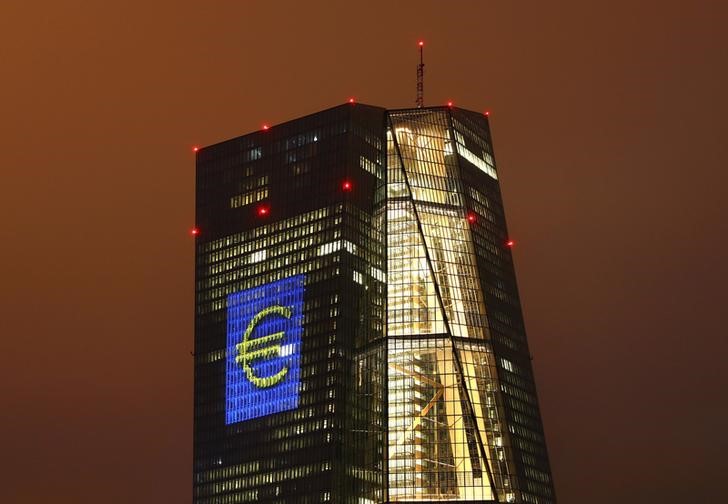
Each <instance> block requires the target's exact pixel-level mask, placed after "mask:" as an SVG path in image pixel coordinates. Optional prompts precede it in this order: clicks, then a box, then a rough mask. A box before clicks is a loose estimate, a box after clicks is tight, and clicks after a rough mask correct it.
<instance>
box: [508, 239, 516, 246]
mask: <svg viewBox="0 0 728 504" xmlns="http://www.w3.org/2000/svg"><path fill="white" fill-rule="evenodd" d="M515 244H516V242H514V241H513V240H508V241H507V242H506V246H507V247H513V245H515Z"/></svg>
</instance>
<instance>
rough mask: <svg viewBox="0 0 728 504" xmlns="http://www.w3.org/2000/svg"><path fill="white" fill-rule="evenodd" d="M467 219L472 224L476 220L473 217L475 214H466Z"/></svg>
mask: <svg viewBox="0 0 728 504" xmlns="http://www.w3.org/2000/svg"><path fill="white" fill-rule="evenodd" d="M467 219H468V222H469V223H471V224H473V223H474V222H475V221H476V220H478V216H477V215H475V212H468V216H467Z"/></svg>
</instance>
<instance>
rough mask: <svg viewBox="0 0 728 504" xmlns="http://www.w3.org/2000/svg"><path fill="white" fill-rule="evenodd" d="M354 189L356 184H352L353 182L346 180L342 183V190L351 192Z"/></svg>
mask: <svg viewBox="0 0 728 504" xmlns="http://www.w3.org/2000/svg"><path fill="white" fill-rule="evenodd" d="M353 189H354V184H352V183H351V180H344V181H343V182H342V183H341V190H342V191H344V192H351V191H352V190H353Z"/></svg>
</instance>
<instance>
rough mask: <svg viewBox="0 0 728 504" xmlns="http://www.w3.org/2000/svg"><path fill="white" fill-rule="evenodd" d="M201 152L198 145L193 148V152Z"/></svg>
mask: <svg viewBox="0 0 728 504" xmlns="http://www.w3.org/2000/svg"><path fill="white" fill-rule="evenodd" d="M199 150H200V148H199V147H198V146H196V145H195V146H194V147H192V152H197V151H199Z"/></svg>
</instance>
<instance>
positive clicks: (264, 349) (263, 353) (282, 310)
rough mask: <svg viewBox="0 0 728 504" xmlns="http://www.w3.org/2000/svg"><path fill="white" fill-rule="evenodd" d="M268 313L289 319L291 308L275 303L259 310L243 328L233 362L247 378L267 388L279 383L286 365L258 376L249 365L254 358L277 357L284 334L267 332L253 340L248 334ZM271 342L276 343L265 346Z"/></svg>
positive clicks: (285, 372) (286, 370) (284, 373)
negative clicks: (272, 373)
mask: <svg viewBox="0 0 728 504" xmlns="http://www.w3.org/2000/svg"><path fill="white" fill-rule="evenodd" d="M270 315H280V316H282V317H285V318H287V319H289V318H291V309H290V308H286V307H285V306H279V305H275V306H269V307H268V308H264V309H263V310H261V311H259V312H258V313H257V314H256V315H255V317H253V320H251V321H250V324H248V328H247V329H246V330H245V334H244V335H243V342H242V343H238V344H237V345H235V349H236V350H237V351H238V355H237V356H236V357H235V362H237V363H238V364H240V365H241V366H242V367H243V370H244V371H245V376H247V378H248V380H250V382H251V383H252V384H253V385H255V386H256V387H259V388H268V387H272V386H274V385H277V384H279V383H280V382H281V380H283V378H285V376H286V374H287V373H288V366H284V367H283V369H281V370H280V371H278V372H277V373H276V374H274V375H273V376H267V377H265V378H260V377H259V376H255V373H254V372H253V368H252V367H251V364H252V363H253V361H254V360H256V359H269V358H271V357H278V356H279V355H280V353H281V345H280V341H281V340H282V339H283V336H284V332H283V331H281V332H277V333H273V334H269V335H268V336H262V337H260V338H256V339H253V340H251V339H250V335H251V334H253V330H254V329H255V326H257V325H258V322H260V321H261V320H262V319H263V318H265V317H268V316H270ZM272 342H277V343H278V344H277V345H273V346H266V345H267V344H269V343H272Z"/></svg>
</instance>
